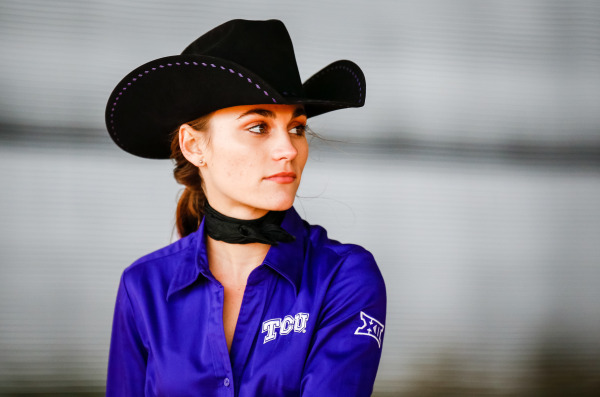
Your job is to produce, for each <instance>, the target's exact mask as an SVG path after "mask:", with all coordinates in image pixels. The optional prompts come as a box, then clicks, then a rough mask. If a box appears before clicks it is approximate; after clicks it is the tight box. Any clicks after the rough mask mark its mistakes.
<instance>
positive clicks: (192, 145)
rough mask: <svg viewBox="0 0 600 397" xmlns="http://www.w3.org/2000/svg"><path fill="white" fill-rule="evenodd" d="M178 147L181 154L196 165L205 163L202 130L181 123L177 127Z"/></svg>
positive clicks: (200, 165) (199, 165)
mask: <svg viewBox="0 0 600 397" xmlns="http://www.w3.org/2000/svg"><path fill="white" fill-rule="evenodd" d="M179 147H180V148H181V153H183V156H184V157H185V158H186V159H187V160H188V161H189V162H190V163H192V164H194V165H195V166H196V167H202V166H203V165H204V164H206V162H205V159H204V150H203V149H204V139H203V137H202V132H200V131H197V130H195V129H193V128H192V127H190V126H189V125H188V124H182V125H181V126H180V127H179Z"/></svg>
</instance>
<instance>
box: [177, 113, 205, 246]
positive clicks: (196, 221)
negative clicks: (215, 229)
mask: <svg viewBox="0 0 600 397" xmlns="http://www.w3.org/2000/svg"><path fill="white" fill-rule="evenodd" d="M209 120H210V115H205V116H202V117H200V118H198V119H196V120H194V121H191V122H189V123H187V124H188V125H189V126H190V127H192V128H194V129H196V130H198V131H203V130H206V129H207V128H208V122H209ZM171 159H173V161H174V163H175V168H174V169H173V176H174V177H175V180H176V181H177V183H179V184H181V185H184V186H185V189H184V191H183V193H182V194H181V196H180V197H179V201H178V203H177V211H176V213H175V225H176V226H177V232H178V233H179V236H181V237H185V236H187V235H188V234H191V233H193V232H195V231H196V230H198V227H199V226H200V222H202V218H204V204H205V203H206V196H205V195H204V190H203V189H202V179H201V178H200V171H199V169H198V167H196V166H195V165H194V164H192V163H190V162H189V161H188V160H187V159H186V158H185V156H184V155H183V153H182V152H181V148H180V147H179V128H178V129H177V130H175V131H173V134H172V139H171Z"/></svg>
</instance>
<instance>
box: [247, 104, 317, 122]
mask: <svg viewBox="0 0 600 397" xmlns="http://www.w3.org/2000/svg"><path fill="white" fill-rule="evenodd" d="M251 114H258V115H259V116H263V117H269V118H272V119H274V118H275V112H273V111H271V110H268V109H261V108H256V109H250V110H248V111H247V112H244V113H242V114H240V115H239V117H238V118H237V119H238V120H239V119H241V118H242V117H246V116H249V115H251ZM300 116H306V111H305V110H304V108H303V107H301V106H298V107H297V108H296V109H294V113H293V114H292V118H293V119H295V118H296V117H300Z"/></svg>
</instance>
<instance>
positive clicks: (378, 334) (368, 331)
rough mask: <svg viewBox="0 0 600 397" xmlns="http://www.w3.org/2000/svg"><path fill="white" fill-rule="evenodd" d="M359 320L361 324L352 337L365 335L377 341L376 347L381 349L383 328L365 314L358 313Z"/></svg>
mask: <svg viewBox="0 0 600 397" xmlns="http://www.w3.org/2000/svg"><path fill="white" fill-rule="evenodd" d="M360 319H361V320H362V322H363V324H362V325H361V326H360V327H358V328H357V329H356V331H354V335H367V336H370V337H372V338H373V339H375V340H376V341H377V345H378V346H379V348H380V349H381V342H382V341H383V328H384V327H385V326H384V325H383V324H381V323H380V322H379V321H377V320H376V319H374V318H373V317H371V316H369V315H368V314H367V313H365V312H360Z"/></svg>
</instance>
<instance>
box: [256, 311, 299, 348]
mask: <svg viewBox="0 0 600 397" xmlns="http://www.w3.org/2000/svg"><path fill="white" fill-rule="evenodd" d="M307 322H308V313H298V314H296V315H295V316H293V317H292V316H290V315H287V316H285V317H284V318H283V319H281V318H273V319H271V320H267V321H263V323H262V333H263V334H264V333H265V332H266V333H267V335H265V339H264V341H263V344H265V343H267V342H270V341H272V340H275V338H277V334H279V335H287V334H289V333H290V332H292V331H294V332H300V333H305V332H306V323H307Z"/></svg>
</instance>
